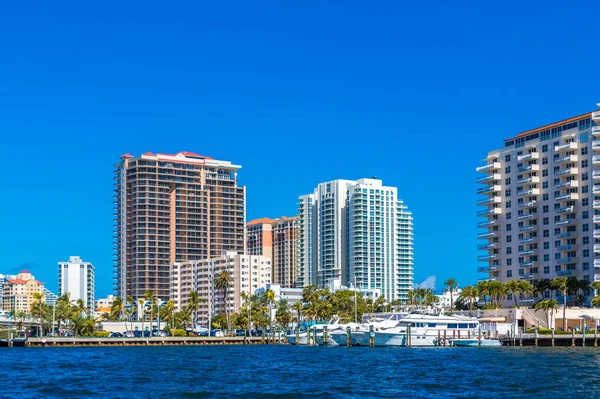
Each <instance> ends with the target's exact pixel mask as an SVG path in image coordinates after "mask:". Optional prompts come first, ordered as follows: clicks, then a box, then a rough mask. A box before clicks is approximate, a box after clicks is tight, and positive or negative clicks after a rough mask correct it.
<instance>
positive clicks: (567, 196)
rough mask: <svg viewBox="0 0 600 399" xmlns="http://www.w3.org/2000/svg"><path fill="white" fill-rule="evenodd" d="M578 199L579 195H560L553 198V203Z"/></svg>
mask: <svg viewBox="0 0 600 399" xmlns="http://www.w3.org/2000/svg"><path fill="white" fill-rule="evenodd" d="M578 199H579V194H577V193H569V194H567V195H561V196H560V197H556V198H554V200H555V201H574V200H578Z"/></svg>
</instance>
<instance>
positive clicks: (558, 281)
mask: <svg viewBox="0 0 600 399" xmlns="http://www.w3.org/2000/svg"><path fill="white" fill-rule="evenodd" d="M551 286H552V288H553V289H555V290H557V291H560V292H562V294H563V330H566V329H567V289H568V288H567V278H566V277H557V278H555V279H554V280H552V283H551Z"/></svg>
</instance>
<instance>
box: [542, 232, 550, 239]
mask: <svg viewBox="0 0 600 399" xmlns="http://www.w3.org/2000/svg"><path fill="white" fill-rule="evenodd" d="M543 235H544V238H548V237H550V230H544V234H543Z"/></svg>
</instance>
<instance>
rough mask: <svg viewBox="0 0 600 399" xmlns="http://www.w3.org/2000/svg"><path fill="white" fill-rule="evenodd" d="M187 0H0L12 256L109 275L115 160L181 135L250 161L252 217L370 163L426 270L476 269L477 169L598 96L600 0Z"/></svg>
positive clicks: (46, 268) (47, 275) (452, 273)
mask: <svg viewBox="0 0 600 399" xmlns="http://www.w3.org/2000/svg"><path fill="white" fill-rule="evenodd" d="M173 3H174V2H169V3H165V2H149V1H144V2H138V3H136V2H114V3H113V2H95V3H94V4H90V2H81V1H73V2H68V1H61V2H51V3H44V2H39V3H33V2H27V1H18V2H7V3H5V4H3V5H2V6H0V37H2V40H1V41H0V138H1V140H0V155H1V156H2V160H3V167H2V168H1V171H0V178H1V187H2V189H1V194H2V195H1V196H0V204H1V205H2V210H3V219H2V226H3V228H2V229H1V232H0V234H1V240H0V242H1V246H0V249H1V253H2V258H1V259H0V272H16V271H19V270H20V269H21V268H23V267H27V268H28V269H30V270H31V271H32V272H34V274H35V275H36V277H38V278H39V279H40V280H42V281H44V282H46V284H47V286H48V287H49V288H50V289H51V290H56V286H57V262H58V261H62V260H66V259H68V256H69V255H80V256H82V257H83V259H84V260H87V261H91V262H93V263H94V265H95V266H96V268H97V272H96V282H97V289H96V296H97V297H100V296H104V295H106V294H108V293H110V292H111V290H112V266H111V260H112V257H111V256H112V171H113V164H114V163H115V162H117V161H118V160H119V156H120V155H121V154H123V153H132V154H136V155H138V154H140V153H143V152H146V151H152V152H177V151H180V150H187V151H193V152H198V153H201V154H206V155H209V156H212V157H213V158H217V159H224V160H230V161H232V162H234V163H237V164H241V165H242V166H243V169H242V170H241V171H240V181H241V183H242V184H243V185H246V186H247V193H248V196H247V198H248V204H247V209H248V215H247V217H248V220H251V219H253V218H258V217H265V216H268V217H276V216H279V215H292V214H294V212H295V204H296V198H297V196H298V195H300V194H305V193H308V192H310V191H311V190H312V188H313V187H314V186H315V185H316V184H317V183H319V182H322V181H326V180H331V179H336V178H344V179H357V178H361V177H370V176H373V175H375V176H377V177H379V178H381V179H383V181H384V184H387V185H395V186H398V187H399V193H400V196H401V197H402V198H403V199H404V200H405V202H406V204H407V205H408V206H409V208H410V209H411V210H412V211H413V214H414V218H415V278H416V281H420V280H423V279H425V278H426V277H427V276H429V275H434V274H435V275H437V278H438V288H440V285H441V284H440V280H443V279H446V278H448V277H454V278H456V279H457V280H458V281H459V282H460V283H461V285H466V284H469V283H474V282H475V281H476V280H477V277H478V275H477V273H476V269H477V266H478V264H477V262H476V256H477V251H476V245H477V240H476V238H475V236H476V234H477V229H476V227H475V226H476V223H477V218H476V217H475V213H476V211H477V207H476V205H475V201H476V195H475V190H476V188H477V185H476V184H475V179H476V173H475V167H476V166H478V165H480V164H481V159H482V158H483V157H484V156H485V155H486V154H487V151H488V150H492V149H495V148H497V147H500V146H502V145H503V142H502V140H503V139H504V138H507V137H509V136H512V135H515V134H517V133H519V132H520V131H523V130H526V129H528V128H533V127H537V126H539V125H543V124H545V123H550V122H553V121H555V120H559V119H563V118H566V117H569V116H573V115H577V114H580V113H583V112H587V111H590V110H592V109H595V103H596V102H598V101H600V79H599V78H598V71H599V70H598V65H600V46H599V45H598V43H599V42H598V39H597V37H598V30H597V28H598V21H597V20H596V19H594V18H593V17H591V15H592V14H593V13H594V10H596V9H597V6H598V4H597V2H592V1H581V2H577V7H574V6H567V5H565V4H563V5H553V4H551V3H549V2H546V1H544V2H542V1H530V2H495V3H493V4H492V3H490V2H481V1H472V2H460V1H458V2H457V1H452V2H450V1H448V2H444V3H435V2H401V1H389V2H336V1H328V2H326V3H327V4H324V3H325V2H319V1H308V2H296V4H290V3H292V2H281V1H273V2H269V1H261V2H246V1H244V2H235V1H233V2H227V4H225V3H222V2H204V4H200V2H189V3H183V2H177V4H173ZM213 3H219V4H218V5H215V4H213ZM300 3H302V4H300ZM167 4H168V6H167Z"/></svg>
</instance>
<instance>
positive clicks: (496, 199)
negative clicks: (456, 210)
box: [477, 197, 502, 205]
mask: <svg viewBox="0 0 600 399" xmlns="http://www.w3.org/2000/svg"><path fill="white" fill-rule="evenodd" d="M500 202H502V198H500V197H489V198H484V199H481V200H479V201H477V205H492V204H499V203H500Z"/></svg>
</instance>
